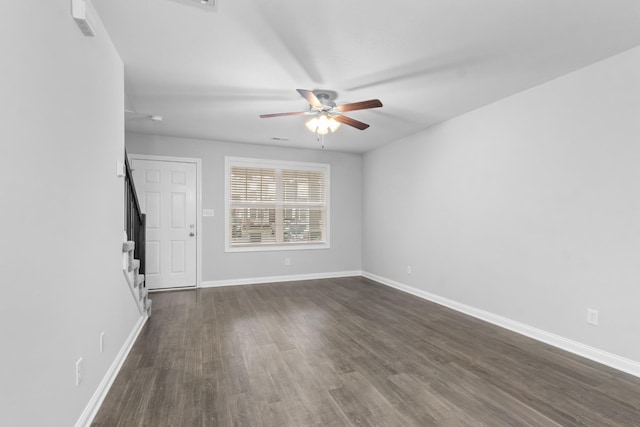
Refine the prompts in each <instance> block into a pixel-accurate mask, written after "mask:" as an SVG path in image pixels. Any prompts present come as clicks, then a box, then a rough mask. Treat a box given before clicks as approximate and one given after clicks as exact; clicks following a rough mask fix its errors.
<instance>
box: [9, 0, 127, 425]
mask: <svg viewBox="0 0 640 427" xmlns="http://www.w3.org/2000/svg"><path fill="white" fill-rule="evenodd" d="M90 13H93V10H90ZM93 17H94V18H96V16H95V14H93ZM94 24H96V31H97V33H98V36H97V37H95V38H86V37H84V36H83V35H82V33H81V32H80V30H79V29H78V27H77V25H76V24H75V22H74V21H73V19H72V18H71V16H70V1H69V0H49V1H38V2H21V1H15V2H8V1H4V2H1V4H0V52H2V56H1V58H0V61H1V69H2V72H1V73H0V94H1V95H0V117H1V119H0V135H2V140H1V141H0V159H1V160H2V167H1V168H0V194H1V197H2V199H1V203H2V208H1V209H0V219H1V221H0V222H1V223H2V231H1V232H0V235H1V237H0V240H1V242H2V243H1V245H0V272H1V280H2V297H0V337H1V342H2V344H1V346H2V351H0V425H3V426H13V427H16V426H71V425H73V424H74V423H75V422H76V421H77V420H78V419H79V417H80V415H81V414H82V412H83V410H84V409H85V407H86V405H87V403H88V402H89V400H90V399H91V397H92V395H93V394H94V392H95V391H96V389H97V387H98V384H99V383H100V381H101V380H102V379H103V377H104V376H105V373H106V372H107V370H108V368H109V366H110V365H111V363H112V362H113V361H114V359H115V356H116V354H117V352H118V351H119V350H120V348H121V347H122V345H123V343H124V342H125V339H126V338H127V336H128V335H129V333H130V332H131V330H132V328H133V326H134V325H135V324H136V322H137V321H138V320H139V319H140V316H139V313H138V312H137V309H136V306H135V303H134V301H133V298H132V296H131V295H130V292H129V290H128V288H127V285H126V282H125V281H124V276H123V274H122V270H121V267H122V255H121V244H122V243H121V241H122V232H123V181H122V179H121V178H117V177H116V174H115V172H116V161H117V160H118V159H122V158H123V150H124V118H123V112H122V109H123V105H124V101H123V96H124V81H123V65H122V62H121V60H120V58H119V57H118V55H117V53H116V51H115V49H114V47H113V46H112V44H111V42H110V40H109V38H108V36H107V34H106V33H105V31H104V29H103V28H102V26H101V25H100V22H99V21H98V20H97V19H94ZM102 331H104V332H105V333H106V339H105V352H104V353H100V352H99V341H98V339H99V334H100V332H102ZM79 357H83V358H84V376H85V377H84V381H83V382H82V383H81V384H80V386H79V387H76V386H75V362H76V360H77V359H78V358H79Z"/></svg>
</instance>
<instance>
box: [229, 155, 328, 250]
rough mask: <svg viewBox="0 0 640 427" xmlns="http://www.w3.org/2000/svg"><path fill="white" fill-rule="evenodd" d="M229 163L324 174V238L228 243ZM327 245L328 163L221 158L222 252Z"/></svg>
mask: <svg viewBox="0 0 640 427" xmlns="http://www.w3.org/2000/svg"><path fill="white" fill-rule="evenodd" d="M233 166H241V167H242V166H246V167H265V168H274V169H284V168H292V169H297V170H306V171H318V172H322V173H323V174H324V191H325V206H324V207H325V212H326V221H325V223H326V225H325V241H324V242H319V243H306V244H305V243H282V244H272V245H264V246H252V245H246V246H231V236H230V235H229V231H230V229H229V222H230V209H229V206H230V204H231V201H230V200H231V188H230V185H229V183H230V182H231V168H232V167H233ZM330 248H331V164H330V163H312V162H296V161H289V160H272V159H255V158H246V157H233V156H225V158H224V251H225V252H227V253H233V252H264V251H291V250H317V249H330Z"/></svg>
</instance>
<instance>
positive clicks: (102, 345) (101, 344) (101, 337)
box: [100, 332, 104, 353]
mask: <svg viewBox="0 0 640 427" xmlns="http://www.w3.org/2000/svg"><path fill="white" fill-rule="evenodd" d="M102 352H104V332H100V353H102Z"/></svg>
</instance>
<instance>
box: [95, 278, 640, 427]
mask: <svg viewBox="0 0 640 427" xmlns="http://www.w3.org/2000/svg"><path fill="white" fill-rule="evenodd" d="M153 307H154V311H153V316H152V317H151V318H150V319H149V321H148V322H147V324H146V326H145V328H144V330H143V331H142V333H141V334H140V337H139V338H138V341H137V342H136V344H135V346H134V347H133V349H132V351H131V353H130V355H129V357H128V359H127V361H126V362H125V364H124V366H123V368H122V370H121V372H120V374H119V375H118V377H117V379H116V381H115V383H114V384H113V386H112V388H111V391H110V392H109V394H108V396H107V397H106V399H105V402H104V404H103V405H102V408H101V409H100V411H99V413H98V415H97V416H96V419H95V421H94V423H93V426H109V427H113V426H127V427H129V426H153V427H158V426H188V427H192V426H278V427H280V426H296V427H299V426H361V425H362V426H368V425H377V426H492V427H495V426H555V425H562V426H574V425H576V426H583V425H588V426H640V379H638V378H635V377H632V376H629V375H626V374H622V373H620V372H617V371H615V370H613V369H610V368H607V367H604V366H601V365H598V364H596V363H593V362H591V361H588V360H585V359H582V358H579V357H577V356H573V355H571V354H568V353H565V352H563V351H561V350H558V349H555V348H553V347H550V346H547V345H544V344H541V343H539V342H536V341H533V340H530V339H528V338H526V337H523V336H520V335H517V334H514V333H511V332H509V331H506V330H504V329H500V328H498V327H495V326H492V325H489V324H487V323H484V322H482V321H479V320H476V319H474V318H471V317H467V316H465V315H462V314H459V313H456V312H454V311H451V310H448V309H446V308H443V307H440V306H438V305H436V304H432V303H429V302H426V301H423V300H421V299H419V298H416V297H414V296H411V295H408V294H405V293H402V292H399V291H396V290H393V289H390V288H387V287H385V286H382V285H379V284H376V283H374V282H371V281H368V280H366V279H363V278H345V279H330V280H316V281H305V282H291V283H276V284H266V285H265V284H261V285H253V286H238V287H227V288H215V289H202V290H197V291H183V292H170V293H159V294H154V295H153Z"/></svg>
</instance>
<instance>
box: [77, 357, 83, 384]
mask: <svg viewBox="0 0 640 427" xmlns="http://www.w3.org/2000/svg"><path fill="white" fill-rule="evenodd" d="M81 382H82V357H81V358H80V359H78V361H77V362H76V387H78V386H79V385H80V383H81Z"/></svg>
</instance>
